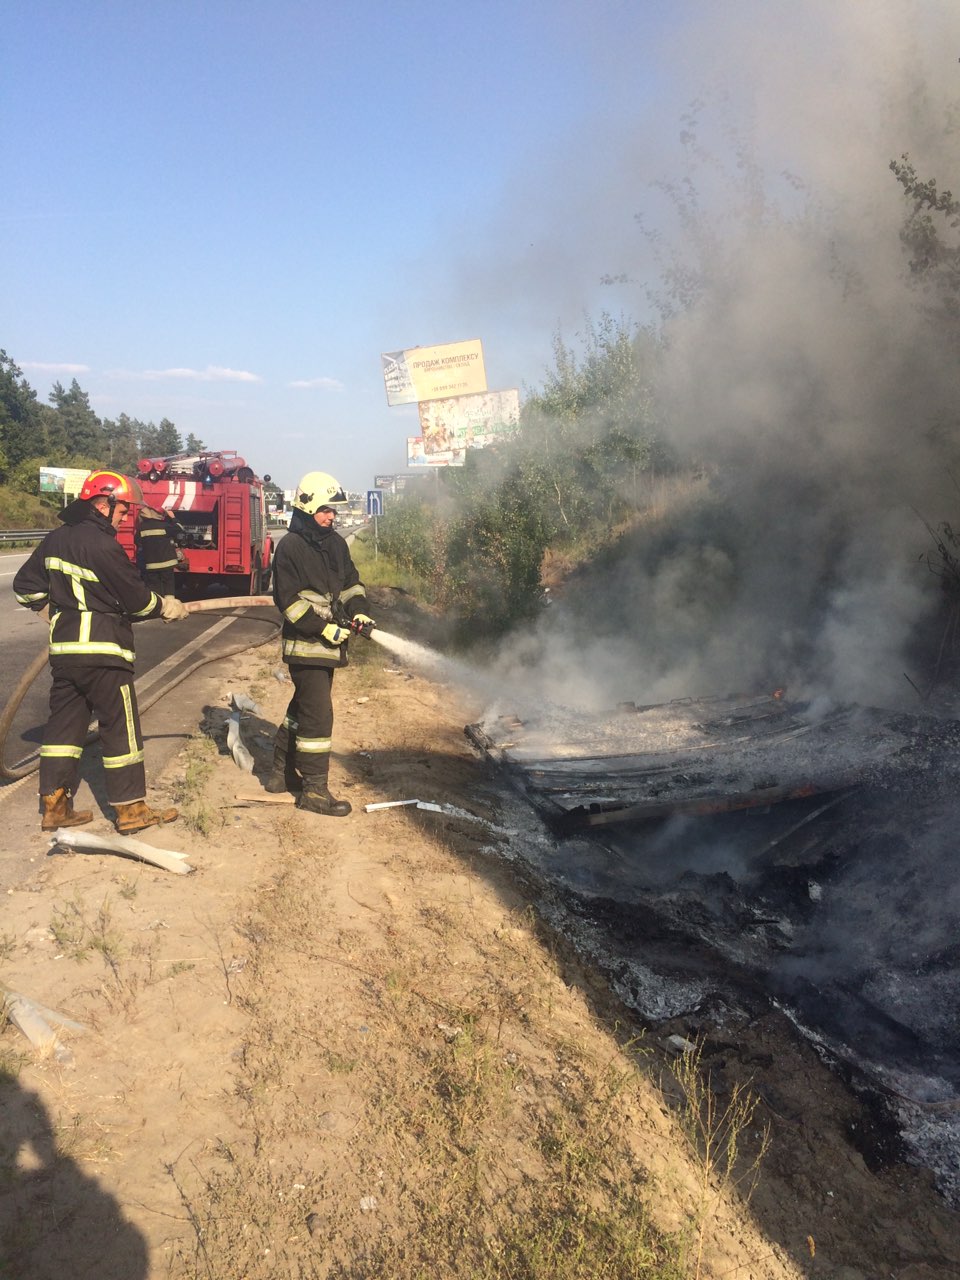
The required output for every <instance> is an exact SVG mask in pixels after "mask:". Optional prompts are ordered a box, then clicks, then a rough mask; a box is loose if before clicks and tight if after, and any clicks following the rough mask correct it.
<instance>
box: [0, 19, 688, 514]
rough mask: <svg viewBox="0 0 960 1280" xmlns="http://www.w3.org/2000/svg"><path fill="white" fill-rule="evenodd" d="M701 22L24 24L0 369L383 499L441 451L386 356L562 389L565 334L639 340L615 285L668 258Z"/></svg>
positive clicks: (17, 52)
mask: <svg viewBox="0 0 960 1280" xmlns="http://www.w3.org/2000/svg"><path fill="white" fill-rule="evenodd" d="M693 7H694V8H696V7H697V6H696V5H694V6H693ZM688 9H689V6H684V5H682V4H677V3H663V4H661V3H653V2H647V3H644V2H643V0H633V2H632V3H631V2H629V0H593V2H592V3H590V4H587V3H575V2H574V0H525V2H524V3H518V2H513V3H511V2H507V0H481V2H480V3H477V4H474V5H470V6H466V5H452V4H450V3H439V2H435V0H414V2H413V3H410V4H407V5H405V6H394V5H386V4H376V3H366V2H364V0H360V2H359V3H357V2H355V3H353V4H351V5H333V4H330V3H326V2H324V3H302V2H300V0H271V3H265V2H262V0H254V2H245V0H229V2H226V0H205V3H203V4H200V3H196V2H192V3H182V2H180V0H163V2H161V3H158V2H157V0H151V2H150V3H140V2H139V0H122V2H117V3H109V2H106V0H88V2H86V3H82V4H78V3H76V2H75V0H69V2H66V0H64V2H60V0H12V3H8V5H7V6H5V14H4V20H3V39H2V43H0V124H2V129H3V136H4V138H5V141H6V147H5V151H6V155H7V176H8V181H7V182H6V183H5V184H4V187H5V189H4V190H3V191H2V193H0V230H2V234H3V238H4V241H5V248H6V251H5V254H4V269H3V288H2V297H0V346H2V347H4V348H5V349H6V351H7V353H8V355H9V356H10V357H11V358H12V359H14V360H15V361H16V362H17V363H18V364H19V365H20V366H21V368H22V369H23V371H24V373H25V375H26V377H27V378H28V380H29V382H30V383H31V385H32V386H33V387H34V388H35V389H36V390H37V392H38V395H39V396H40V398H41V400H45V399H46V397H47V395H48V394H49V391H50V387H51V385H52V383H53V382H54V381H55V380H59V381H61V382H63V383H64V384H65V385H69V382H70V379H71V378H73V377H76V378H77V380H78V382H79V383H80V385H81V387H82V388H83V389H84V390H85V391H87V392H89V394H90V397H91V403H92V404H93V407H94V408H95V409H96V411H97V412H98V413H99V414H100V415H101V416H102V417H115V416H117V415H118V414H119V413H121V412H125V413H128V414H130V415H132V416H134V417H138V418H142V419H144V420H148V421H149V420H152V421H155V422H156V421H159V420H160V418H162V417H168V418H170V419H172V420H173V421H174V422H175V423H176V425H177V426H178V428H179V429H180V430H181V432H182V433H183V434H184V435H186V434H187V432H190V431H192V432H194V433H196V434H197V435H198V436H200V437H201V438H202V439H203V440H204V441H205V443H206V444H207V445H208V446H209V447H222V448H232V449H237V450H238V451H239V452H241V453H243V454H244V455H245V456H246V457H247V460H248V461H249V462H250V463H251V464H252V465H253V466H254V467H255V468H256V469H257V470H258V471H259V472H261V473H263V472H270V473H271V474H272V475H273V476H274V478H275V479H276V480H277V481H278V482H280V483H281V484H283V485H285V486H291V485H293V484H294V483H295V482H296V479H297V477H298V476H299V474H300V473H301V472H302V471H304V470H308V469H313V468H317V467H319V468H322V469H324V470H328V471H330V472H332V473H333V474H334V475H336V476H337V477H338V478H339V479H341V481H342V482H343V483H345V484H346V485H347V486H348V487H350V488H352V489H364V488H367V487H369V486H370V485H371V483H372V479H373V475H374V473H377V472H394V471H398V470H403V469H404V458H405V454H404V442H405V439H406V436H407V435H414V434H417V418H416V411H415V409H411V408H404V409H401V408H392V409H391V408H389V407H388V406H387V404H386V397H385V393H384V387H383V381H382V376H381V369H380V359H379V356H380V353H381V352H382V351H387V350H395V349H398V348H402V347H413V346H418V345H433V344H436V343H442V342H452V341H458V340H461V339H467V338H480V339H482V341H483V344H484V357H485V363H486V369H487V377H488V384H489V386H490V387H491V388H500V387H504V388H505V387H511V386H519V387H521V389H522V388H524V387H536V386H538V385H540V384H541V383H542V380H543V377H544V373H545V371H546V369H547V368H548V367H549V366H550V364H551V344H552V340H553V335H554V333H555V332H556V331H557V330H558V329H561V330H562V331H563V332H564V334H565V335H566V336H567V337H568V338H569V339H571V340H573V339H574V338H575V335H576V333H577V331H578V330H580V329H582V327H583V322H584V319H585V317H586V316H588V315H589V316H596V315H597V314H598V313H599V311H600V310H601V309H603V308H606V309H607V310H610V311H612V312H614V313H615V314H620V313H621V312H623V313H629V314H631V315H634V314H635V313H636V304H637V297H636V296H627V295H626V294H622V293H618V290H617V288H616V287H614V288H610V287H609V286H607V287H604V286H602V285H601V284H600V277H601V276H602V275H603V274H604V273H610V274H615V273H617V272H620V271H624V270H627V269H629V270H630V271H632V272H634V273H635V272H636V269H637V266H638V263H640V262H641V260H642V257H643V252H644V249H643V242H642V237H641V235H640V234H639V232H638V228H637V224H636V221H635V219H634V214H635V213H636V212H637V211H638V208H637V205H638V202H639V201H642V200H643V198H644V196H643V191H644V189H645V188H647V187H648V186H649V182H650V180H651V179H652V178H655V177H656V176H657V166H658V165H659V164H660V162H661V160H662V158H663V156H664V155H665V154H668V153H669V150H670V147H671V146H672V145H673V143H672V140H673V139H674V138H675V137H676V136H677V134H678V132H679V112H680V109H681V106H682V102H683V97H684V94H685V93H687V92H692V91H693V89H692V86H693V84H694V82H695V77H689V76H688V75H687V73H686V71H684V69H683V68H682V66H681V63H682V59H680V61H674V62H671V58H672V57H674V55H673V54H671V53H670V46H671V41H672V39H673V37H674V35H675V33H676V31H677V24H678V22H679V19H680V16H681V15H682V14H684V13H685V12H687V11H688ZM11 178H12V180H11ZM634 294H636V291H635V290H634Z"/></svg>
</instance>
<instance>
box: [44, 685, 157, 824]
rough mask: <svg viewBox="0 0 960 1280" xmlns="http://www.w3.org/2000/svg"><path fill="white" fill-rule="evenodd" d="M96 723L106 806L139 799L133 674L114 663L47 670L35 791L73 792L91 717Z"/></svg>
mask: <svg viewBox="0 0 960 1280" xmlns="http://www.w3.org/2000/svg"><path fill="white" fill-rule="evenodd" d="M93 719H96V720H98V721H99V724H100V730H99V733H100V744H101V746H102V748H103V766H104V769H105V771H106V782H107V799H108V800H109V801H110V803H111V804H112V805H117V804H130V803H131V802H132V801H134V800H145V799H146V795H147V780H146V774H145V771H144V766H143V737H142V736H141V733H140V716H139V713H138V711H137V694H136V690H135V689H134V687H133V672H131V671H123V670H120V669H118V668H116V667H69V668H61V669H60V670H58V671H56V670H55V671H54V673H53V684H52V685H51V686H50V719H49V720H48V721H47V727H46V729H45V730H44V735H43V746H42V747H41V748H40V794H41V795H45V796H47V795H52V794H53V792H54V791H57V790H59V788H60V787H65V788H66V789H67V790H68V791H69V792H70V793H71V795H73V794H75V793H76V790H77V784H78V783H79V781H80V757H81V756H82V755H83V744H84V742H85V741H86V738H87V733H88V731H89V728H90V722H91V720H93Z"/></svg>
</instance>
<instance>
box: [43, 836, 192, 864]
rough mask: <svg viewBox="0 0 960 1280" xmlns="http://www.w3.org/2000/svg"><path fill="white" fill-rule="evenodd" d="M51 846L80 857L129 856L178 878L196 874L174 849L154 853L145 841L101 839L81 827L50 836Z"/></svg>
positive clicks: (115, 838)
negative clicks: (76, 853) (87, 853)
mask: <svg viewBox="0 0 960 1280" xmlns="http://www.w3.org/2000/svg"><path fill="white" fill-rule="evenodd" d="M50 843H51V846H55V845H64V846H66V848H68V849H73V850H75V851H76V852H78V853H81V852H84V851H87V852H90V851H93V852H95V853H120V854H126V855H127V856H128V857H130V858H139V859H141V861H143V862H150V863H152V864H153V865H154V866H155V867H159V868H160V869H161V870H162V871H171V872H172V873H173V874H174V875H175V876H186V875H189V874H190V872H191V871H192V870H193V867H191V866H190V864H189V863H188V862H187V861H186V857H187V855H186V854H185V853H176V852H175V851H174V850H173V849H155V848H154V847H153V845H150V844H147V843H146V841H145V840H136V839H135V838H134V837H133V836H121V835H111V836H98V835H97V834H96V833H95V832H93V831H82V830H80V828H79V827H58V828H57V830H56V831H54V832H53V833H52V835H51V836H50Z"/></svg>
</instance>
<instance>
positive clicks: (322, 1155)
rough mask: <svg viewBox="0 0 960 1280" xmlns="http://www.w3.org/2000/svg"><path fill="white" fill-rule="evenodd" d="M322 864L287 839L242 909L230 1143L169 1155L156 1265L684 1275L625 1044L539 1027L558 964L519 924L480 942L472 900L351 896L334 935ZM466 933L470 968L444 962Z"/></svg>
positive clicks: (516, 1279)
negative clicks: (609, 1049)
mask: <svg viewBox="0 0 960 1280" xmlns="http://www.w3.org/2000/svg"><path fill="white" fill-rule="evenodd" d="M278 826H279V827H281V828H282V831H279V832H278V834H279V835H280V839H281V842H282V844H283V845H287V846H290V845H293V844H295V843H296V834H295V823H294V822H292V821H291V819H290V817H289V816H288V815H285V816H284V817H283V818H281V819H279V820H278ZM321 867H322V855H318V856H311V855H307V854H306V853H305V852H304V850H303V848H302V846H300V847H299V848H298V850H297V852H293V853H291V854H290V855H289V856H287V857H285V858H284V859H283V860H282V864H281V866H280V868H279V870H278V871H277V873H276V874H275V875H274V876H273V877H272V878H271V881H270V882H269V885H268V886H266V887H265V891H263V892H261V893H259V894H258V895H257V898H256V905H255V907H254V908H253V909H252V910H251V912H250V914H249V916H248V917H247V918H246V919H245V920H244V922H243V924H242V927H241V932H242V934H243V936H244V937H245V938H246V940H247V941H248V942H249V943H250V945H251V956H250V959H249V962H248V964H247V966H246V968H245V970H244V973H243V975H242V983H240V982H238V992H237V1000H238V1003H239V1004H240V1005H241V1007H242V1009H243V1011H244V1012H245V1013H246V1014H247V1017H248V1026H249V1027H250V1035H249V1038H248V1040H247V1042H246V1043H245V1045H244V1048H243V1055H242V1071H241V1073H240V1075H239V1077H238V1081H237V1086H236V1100H237V1104H238V1106H239V1108H240V1110H241V1112H242V1113H243V1121H242V1129H243V1132H244V1134H245V1135H247V1137H246V1139H245V1141H244V1142H243V1143H242V1144H236V1143H234V1144H231V1145H230V1146H229V1148H228V1147H225V1146H222V1145H221V1146H219V1147H218V1148H216V1149H213V1150H211V1151H208V1152H205V1153H203V1155H202V1156H201V1157H197V1156H193V1157H190V1158H187V1157H185V1158H183V1159H182V1160H181V1161H180V1162H179V1163H178V1164H177V1165H176V1166H175V1167H174V1166H172V1167H171V1169H170V1175H171V1177H172V1178H173V1179H174V1180H175V1182H176V1185H177V1188H178V1191H179V1193H180V1196H181V1198H182V1201H183V1204H184V1206H185V1208H186V1210H187V1212H188V1215H189V1217H190V1221H191V1223H192V1224H193V1228H194V1244H193V1247H192V1249H191V1250H186V1249H183V1248H181V1251H180V1253H179V1254H178V1256H177V1257H176V1258H175V1259H174V1264H173V1271H172V1274H173V1275H174V1276H176V1277H186V1276H203V1277H208V1278H209V1280H228V1278H229V1280H234V1278H235V1277H237V1276H244V1277H247V1280H257V1278H259V1277H263V1278H264V1280H266V1277H268V1276H271V1277H272V1276H276V1275H291V1276H299V1277H311V1276H316V1277H325V1278H329V1280H333V1278H335V1277H340V1278H343V1280H346V1277H359V1276H373V1275H376V1276H382V1277H390V1278H391V1280H415V1278H419V1277H423V1278H426V1277H431V1278H433V1277H437V1276H458V1277H461V1276H463V1277H474V1278H475V1280H548V1278H549V1280H587V1278H588V1277H589V1278H590V1280H596V1278H597V1277H601V1278H607V1280H626V1278H627V1277H630V1280H644V1277H651V1278H652V1277H654V1276H656V1277H658V1280H674V1278H676V1280H679V1278H680V1277H682V1276H685V1275H687V1274H689V1272H688V1270H687V1269H686V1263H685V1261H684V1257H683V1252H684V1251H683V1246H682V1243H681V1241H680V1240H679V1238H675V1237H671V1236H669V1235H666V1234H664V1233H663V1232H661V1231H658V1230H657V1228H656V1227H655V1225H654V1223H653V1220H652V1217H651V1214H650V1212H649V1210H648V1207H647V1202H646V1192H647V1175H646V1172H645V1170H644V1168H643V1166H642V1164H641V1163H640V1162H638V1160H637V1159H636V1156H635V1152H634V1150H633V1147H632V1144H631V1143H630V1142H629V1141H626V1140H625V1139H624V1130H625V1128H626V1127H627V1126H628V1125H629V1123H630V1121H629V1116H630V1114H631V1110H630V1109H631V1106H632V1102H633V1100H634V1099H635V1096H636V1094H637V1092H638V1091H641V1092H642V1091H644V1090H647V1089H648V1088H649V1084H648V1082H647V1081H646V1080H645V1077H644V1076H643V1073H642V1069H641V1067H642V1058H641V1056H640V1055H639V1054H637V1053H635V1052H633V1053H631V1052H627V1053H626V1054H623V1055H617V1058H616V1062H615V1063H611V1061H610V1060H605V1061H598V1060H596V1059H595V1056H594V1051H593V1049H592V1048H591V1047H589V1046H587V1045H583V1044H580V1043H579V1042H578V1041H577V1039H576V1038H574V1039H573V1040H569V1039H567V1038H565V1036H564V1035H563V1034H562V1032H561V1031H560V1029H559V1028H553V1027H552V1026H551V1021H552V1016H553V1010H554V999H555V998H554V989H555V988H556V987H557V984H561V985H562V978H561V976H560V975H559V973H558V972H557V968H556V964H555V962H554V961H553V960H552V959H551V958H550V957H549V955H547V953H545V952H544V950H543V948H542V947H541V946H540V944H539V943H538V942H537V941H536V939H535V936H534V933H533V932H532V930H531V928H530V927H529V922H528V921H527V919H526V917H525V916H524V915H523V914H521V915H519V916H517V917H516V918H512V917H508V919H507V921H506V922H505V925H504V927H503V929H502V930H500V931H498V935H497V936H493V937H491V936H489V935H487V936H485V937H484V936H481V930H480V927H479V926H478V922H477V921H475V920H473V919H472V917H471V913H470V910H469V906H467V907H464V905H463V904H462V903H460V904H458V903H457V902H454V901H452V900H448V901H441V902H434V903H431V904H427V903H425V904H424V905H423V908H422V910H421V912H420V913H419V916H420V924H419V926H418V927H415V928H413V929H412V931H410V932H409V933H407V934H401V933H400V932H399V931H398V930H395V929H392V928H391V927H390V925H389V924H386V923H384V922H381V921H380V920H378V919H377V917H378V916H379V914H380V912H379V909H378V908H377V907H376V906H375V905H370V904H368V903H367V901H366V899H367V898H371V903H372V895H371V894H370V893H369V892H368V893H367V895H366V897H364V898H363V899H362V905H364V906H366V909H367V911H368V912H370V913H371V914H370V916H369V918H368V917H367V916H366V915H364V916H363V917H362V921H361V924H360V925H359V926H358V927H357V929H356V930H349V931H343V932H341V933H340V934H339V935H338V936H337V937H336V938H332V937H330V936H328V934H327V931H326V929H325V925H324V922H325V920H326V919H327V918H328V915H329V912H328V910H327V907H328V897H329V895H330V894H331V893H333V892H334V891H335V889H334V886H333V884H331V883H329V882H328V881H327V879H326V878H325V877H324V875H323V874H322V873H321ZM467 934H469V935H470V942H471V945H473V946H479V947H480V948H481V956H482V963H481V964H479V965H478V964H477V963H476V961H475V960H474V961H473V962H472V963H466V962H465V961H464V960H462V959H460V958H459V957H460V948H461V944H462V940H463V938H464V936H465V935H467ZM428 936H429V939H430V942H429V943H427V941H426V939H427V938H428ZM425 946H427V947H428V951H429V952H430V953H432V954H433V959H432V962H431V964H430V965H429V966H428V968H427V969H425V967H424V956H425V951H424V947H425ZM445 955H446V967H445V965H444V961H443V958H444V956H445ZM438 962H439V963H438ZM291 1010H293V1011H295V1012H296V1021H291V1017H290V1014H291ZM542 1045H546V1046H547V1052H546V1053H544V1052H543V1050H542V1048H541V1046H542ZM533 1046H536V1048H534V1047H533Z"/></svg>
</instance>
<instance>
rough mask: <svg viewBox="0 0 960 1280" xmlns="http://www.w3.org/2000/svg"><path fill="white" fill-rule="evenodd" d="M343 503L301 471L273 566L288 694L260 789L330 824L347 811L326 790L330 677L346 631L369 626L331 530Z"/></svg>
mask: <svg viewBox="0 0 960 1280" xmlns="http://www.w3.org/2000/svg"><path fill="white" fill-rule="evenodd" d="M346 501H347V497H346V494H345V493H344V491H343V489H342V488H341V486H340V485H339V484H338V482H337V481H336V480H334V478H333V476H330V475H327V474H326V473H325V472H323V471H310V472H308V473H307V474H306V475H305V476H304V477H303V479H302V480H301V481H300V484H299V486H298V488H297V497H296V499H295V501H294V503H293V512H292V513H291V517H290V529H289V532H288V533H286V534H285V535H284V537H283V538H281V539H280V541H279V543H278V544H277V550H276V554H275V555H274V560H273V598H274V601H275V602H276V605H277V608H278V609H279V610H280V612H281V613H282V614H283V635H282V643H283V660H284V662H285V663H286V664H287V666H288V667H289V669H290V678H291V679H292V681H293V687H294V694H293V697H292V698H291V700H290V705H289V707H288V708H287V713H286V716H285V717H284V720H283V724H281V726H280V728H279V729H278V731H277V737H276V741H275V743H274V751H273V768H272V771H271V773H270V775H269V777H268V778H267V779H266V781H265V783H264V786H265V787H266V789H267V791H270V792H273V793H275V794H277V793H280V792H283V791H289V792H291V793H292V794H294V795H296V796H297V807H298V808H300V809H305V810H307V812H309V813H320V814H326V815H327V816H328V817H333V818H344V817H346V815H347V814H348V813H349V812H350V805H349V803H348V802H347V801H346V800H337V799H335V798H334V797H333V796H332V795H331V794H330V788H329V785H328V778H329V771H330V741H331V735H332V733H333V697H332V688H333V673H334V671H335V670H336V669H337V667H344V666H346V665H347V660H348V659H347V640H348V639H349V637H350V633H351V632H363V631H364V630H365V631H366V634H369V632H370V629H371V628H372V627H373V626H374V621H373V619H372V618H371V617H370V616H369V615H368V614H367V612H366V610H367V600H366V593H365V589H364V586H363V583H362V582H361V581H360V575H359V573H358V572H357V568H356V566H355V565H354V563H353V559H352V558H351V555H350V548H349V547H348V546H347V543H346V541H345V539H344V538H342V537H341V536H340V534H339V533H337V532H336V530H335V529H334V527H333V523H334V519H335V518H336V510H335V504H342V503H345V502H346Z"/></svg>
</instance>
